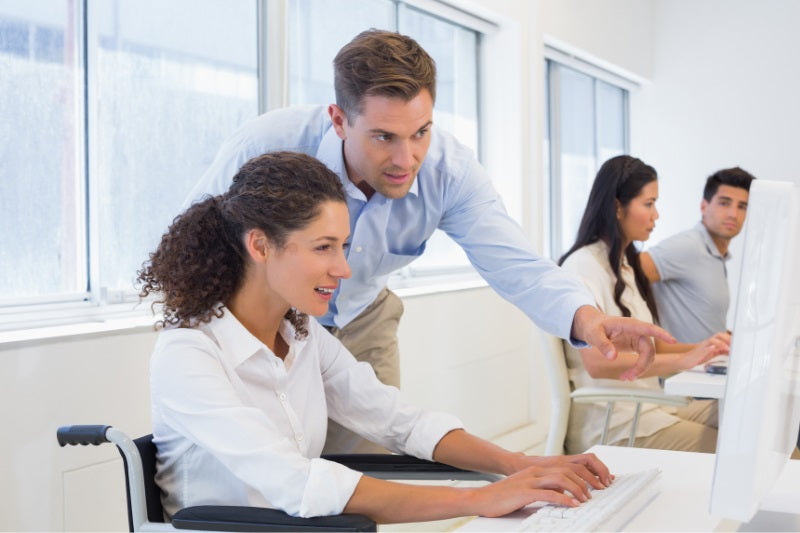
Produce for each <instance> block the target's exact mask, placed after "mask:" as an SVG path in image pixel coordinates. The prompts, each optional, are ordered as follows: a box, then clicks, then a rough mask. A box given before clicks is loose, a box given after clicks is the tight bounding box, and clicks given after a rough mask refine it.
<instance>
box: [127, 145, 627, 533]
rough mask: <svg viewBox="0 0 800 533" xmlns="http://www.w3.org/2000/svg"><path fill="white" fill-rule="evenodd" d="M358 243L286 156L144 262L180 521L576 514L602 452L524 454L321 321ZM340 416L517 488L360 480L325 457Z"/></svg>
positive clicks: (275, 158)
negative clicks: (330, 425) (240, 509)
mask: <svg viewBox="0 0 800 533" xmlns="http://www.w3.org/2000/svg"><path fill="white" fill-rule="evenodd" d="M349 233H350V224H349V218H348V212H347V206H346V204H345V196H344V192H343V189H342V186H341V183H340V181H339V179H338V177H337V176H336V175H335V174H333V173H332V172H331V171H330V170H328V169H327V167H325V165H323V164H322V163H320V162H319V161H317V160H316V159H313V158H311V157H310V156H307V155H303V154H296V153H291V152H275V153H271V154H267V155H263V156H259V157H256V158H254V159H252V160H250V161H249V162H247V163H246V164H245V165H244V166H243V167H242V168H241V170H240V171H239V172H238V173H237V175H236V176H235V177H234V179H233V184H232V185H231V187H230V189H229V190H228V191H227V192H226V193H225V194H222V195H219V196H214V197H206V198H205V199H204V200H201V201H200V202H199V203H196V204H194V205H193V206H191V207H190V208H189V209H188V210H187V211H186V212H184V213H183V214H182V215H180V216H178V217H177V218H176V219H175V220H174V222H173V224H172V226H171V227H170V228H169V229H168V230H167V232H166V233H165V234H164V236H163V237H162V239H161V243H160V245H159V246H158V249H157V250H156V251H155V252H154V253H153V254H151V256H150V260H149V261H147V262H146V263H145V264H144V266H143V268H142V270H141V271H140V272H139V278H138V279H139V282H140V284H141V287H142V289H141V295H142V297H146V296H148V295H149V294H151V293H152V294H157V295H159V296H160V299H158V300H157V302H156V303H158V304H161V305H163V313H164V315H163V320H161V321H160V322H159V325H160V326H161V327H162V328H163V330H162V331H161V332H160V334H159V337H158V341H157V342H156V346H155V349H154V353H153V356H152V360H151V400H152V419H153V435H154V441H155V444H156V446H157V448H158V472H157V475H156V481H157V483H158V484H159V485H160V487H161V489H162V493H163V500H164V501H163V503H164V509H165V511H166V512H167V514H168V515H172V514H174V513H175V512H176V511H177V510H178V509H181V508H183V507H186V506H192V505H201V504H210V505H214V504H216V505H245V506H262V507H274V508H279V509H282V510H284V511H286V512H287V513H289V514H292V515H299V516H320V515H330V514H338V513H342V512H345V513H359V514H364V515H367V516H369V517H371V518H372V519H373V520H375V521H376V522H379V523H386V522H409V521H416V520H434V519H443V518H451V517H456V516H467V515H476V514H479V515H485V516H498V515H502V514H506V513H508V512H511V511H513V510H515V509H518V508H520V507H522V506H524V505H527V504H528V503H530V502H533V501H547V502H557V503H559V504H563V505H566V506H575V505H578V504H579V502H581V501H585V500H586V499H587V498H588V496H589V493H588V487H590V486H591V487H595V488H602V487H604V486H607V485H608V484H609V483H610V482H611V475H610V474H609V472H608V469H607V468H606V467H605V465H604V464H603V463H602V462H600V461H599V460H598V459H597V458H596V457H595V456H594V455H591V454H586V455H579V456H571V457H531V456H526V455H523V454H518V453H512V452H509V451H507V450H504V449H502V448H500V447H498V446H495V445H493V444H491V443H489V442H486V441H484V440H482V439H479V438H477V437H475V436H472V435H470V434H469V433H467V432H466V431H464V430H463V429H462V424H461V422H460V421H459V420H458V419H456V418H455V417H453V416H451V415H447V414H444V413H436V412H429V411H424V410H422V409H418V408H415V407H413V406H411V405H409V404H407V403H405V402H404V401H403V400H402V399H401V397H400V395H399V391H398V390H397V389H396V388H395V387H390V386H387V385H384V384H382V383H381V382H379V381H378V379H377V378H376V377H375V373H374V371H373V370H372V367H371V366H370V365H369V364H367V363H359V362H357V361H356V360H355V359H354V358H353V356H352V355H351V354H350V353H349V352H348V351H347V350H346V349H345V348H344V346H343V345H342V344H341V343H340V342H339V341H338V340H337V339H336V338H334V337H333V336H332V335H331V334H330V333H328V332H327V331H326V330H325V329H324V328H323V327H322V326H321V325H319V324H318V323H317V321H316V320H309V319H308V314H311V315H315V316H320V315H323V314H324V313H325V312H326V311H327V308H328V302H329V300H330V299H331V295H332V294H333V292H334V291H336V289H337V286H338V284H339V281H340V280H342V279H345V278H347V277H349V275H350V269H349V267H348V265H347V262H346V260H345V247H346V243H347V239H348V235H349ZM328 417H330V418H331V419H332V420H335V421H337V422H338V423H340V424H342V425H344V426H345V427H348V428H350V429H352V430H354V431H356V432H357V433H359V434H360V435H362V436H363V437H365V438H368V439H370V440H373V441H375V442H378V443H379V444H381V445H383V446H385V447H386V448H389V449H390V450H392V451H396V452H400V453H406V454H410V455H414V456H417V457H422V458H425V459H434V460H437V461H441V462H444V463H448V464H451V465H454V466H458V467H461V468H465V469H470V470H480V471H486V472H495V473H500V474H505V475H507V476H508V477H506V478H504V479H502V480H500V481H497V482H496V483H492V484H490V485H486V486H483V487H479V488H454V487H436V486H419V485H417V486H415V485H408V484H401V483H392V482H389V481H383V480H379V479H374V478H370V477H367V476H363V475H362V474H360V473H358V472H355V471H352V470H349V469H348V468H346V467H344V466H342V465H339V464H338V463H333V462H330V461H326V460H324V459H321V458H320V452H321V450H322V447H323V444H324V441H325V433H326V426H327V420H328Z"/></svg>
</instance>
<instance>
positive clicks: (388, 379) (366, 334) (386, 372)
mask: <svg viewBox="0 0 800 533" xmlns="http://www.w3.org/2000/svg"><path fill="white" fill-rule="evenodd" d="M402 315H403V301H402V300H400V298H399V297H398V296H397V295H396V294H395V293H393V292H392V291H390V290H389V289H383V290H382V291H381V292H380V293H379V294H378V297H377V298H375V301H374V302H372V303H371V304H370V305H369V307H367V308H366V309H364V311H363V312H362V313H361V314H360V315H358V316H357V317H356V318H355V319H353V320H352V321H351V322H350V323H349V324H347V325H346V326H345V327H343V328H327V329H328V331H330V332H331V333H332V334H333V336H334V337H336V338H337V339H339V340H340V341H341V342H342V344H344V345H345V347H346V348H347V349H348V350H349V351H350V353H352V354H353V355H354V356H355V358H356V359H357V360H359V361H364V362H367V363H369V364H370V365H372V368H373V369H375V374H376V375H377V376H378V379H379V380H381V381H382V382H383V383H385V384H387V385H393V386H395V387H398V388H399V387H400V351H399V348H398V343H397V328H398V326H399V324H400V317H401V316H402ZM322 453H388V450H386V449H385V448H383V447H381V446H378V445H377V444H373V443H372V442H370V441H368V440H365V439H362V438H361V437H359V436H358V435H356V434H355V433H353V432H352V431H350V430H349V429H346V428H344V427H342V426H341V425H339V424H337V423H336V422H334V421H333V420H328V435H327V438H326V440H325V447H324V448H323V450H322Z"/></svg>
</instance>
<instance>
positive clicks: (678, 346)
mask: <svg viewBox="0 0 800 533" xmlns="http://www.w3.org/2000/svg"><path fill="white" fill-rule="evenodd" d="M696 346H697V343H695V344H687V343H685V342H676V343H674V344H667V343H666V342H661V341H660V340H658V339H656V352H658V353H686V352H688V351H691V350H693V349H694V348H695V347H696Z"/></svg>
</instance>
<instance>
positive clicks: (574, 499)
mask: <svg viewBox="0 0 800 533" xmlns="http://www.w3.org/2000/svg"><path fill="white" fill-rule="evenodd" d="M473 490H474V493H473V495H472V498H471V506H472V508H473V509H474V510H475V511H477V514H479V515H480V516H488V517H495V516H503V515H505V514H508V513H511V512H513V511H516V510H517V509H521V508H522V507H525V506H526V505H528V504H530V503H534V502H547V503H554V504H557V505H564V506H567V507H575V506H578V505H580V504H581V502H584V501H586V500H587V499H588V498H589V492H588V490H587V488H586V482H585V481H584V480H583V479H582V478H581V477H580V476H578V475H577V474H576V473H575V470H574V469H573V468H571V467H569V465H566V464H565V465H560V466H550V467H540V466H530V467H528V468H525V469H524V470H520V471H519V472H517V473H515V474H512V475H510V476H508V477H506V478H504V479H501V480H500V481H495V482H494V483H492V484H491V485H485V486H483V487H479V488H476V489H473ZM475 511H473V512H475Z"/></svg>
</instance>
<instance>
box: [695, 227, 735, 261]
mask: <svg viewBox="0 0 800 533" xmlns="http://www.w3.org/2000/svg"><path fill="white" fill-rule="evenodd" d="M695 228H696V229H697V231H699V232H700V235H701V236H702V237H703V243H704V244H705V245H706V249H708V253H710V254H711V255H713V256H714V257H718V258H720V259H723V260H725V261H727V260H728V259H730V258H731V253H730V251H728V252H725V255H722V254H721V253H720V252H719V248H717V245H716V243H715V242H714V239H712V238H711V234H710V233H709V232H708V229H707V228H706V227H705V225H703V222H702V221H700V222H698V223H697V225H696V226H695Z"/></svg>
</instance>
